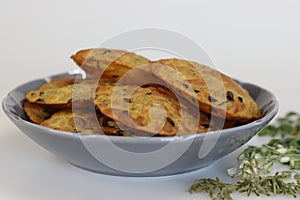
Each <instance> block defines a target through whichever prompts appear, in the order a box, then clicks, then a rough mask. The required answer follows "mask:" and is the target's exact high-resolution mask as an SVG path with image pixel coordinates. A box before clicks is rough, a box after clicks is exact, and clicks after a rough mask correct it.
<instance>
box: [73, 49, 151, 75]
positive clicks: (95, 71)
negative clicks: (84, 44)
mask: <svg viewBox="0 0 300 200" xmlns="http://www.w3.org/2000/svg"><path fill="white" fill-rule="evenodd" d="M71 58H72V59H73V60H74V62H75V63H76V64H77V65H78V66H79V67H81V68H82V69H83V70H84V71H85V72H86V73H87V74H89V75H90V76H91V77H95V78H99V77H100V76H106V77H114V78H115V79H116V80H118V79H119V78H120V77H121V76H122V75H123V74H125V73H126V72H128V71H129V70H130V69H132V68H135V67H138V66H141V65H143V64H148V63H149V62H150V61H149V60H148V59H147V58H144V57H143V56H140V55H137V54H135V53H133V52H127V51H123V50H116V49H106V48H94V49H85V50H81V51H78V52H77V53H76V54H74V55H72V56H71ZM104 70H105V71H104Z"/></svg>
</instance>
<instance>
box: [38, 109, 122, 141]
mask: <svg viewBox="0 0 300 200" xmlns="http://www.w3.org/2000/svg"><path fill="white" fill-rule="evenodd" d="M41 125H42V126H45V127H48V128H52V129H56V130H61V131H69V132H74V133H76V132H78V133H85V134H106V135H125V134H126V133H125V132H124V131H122V130H120V128H119V127H118V125H117V124H116V122H115V121H114V120H113V119H110V118H108V117H106V116H104V115H102V114H100V113H96V112H92V111H87V110H76V111H72V110H61V111H58V112H56V113H54V114H53V115H52V116H51V117H50V118H49V119H47V120H45V121H44V122H43V123H41Z"/></svg>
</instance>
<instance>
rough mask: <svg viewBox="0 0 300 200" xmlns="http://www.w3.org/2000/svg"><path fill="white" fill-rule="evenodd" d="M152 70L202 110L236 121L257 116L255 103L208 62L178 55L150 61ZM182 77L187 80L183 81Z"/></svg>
mask: <svg viewBox="0 0 300 200" xmlns="http://www.w3.org/2000/svg"><path fill="white" fill-rule="evenodd" d="M151 68H152V72H153V73H154V74H155V75H156V76H157V77H158V78H160V79H161V80H163V81H164V82H165V83H166V84H167V85H168V86H169V87H171V88H173V89H174V90H176V91H177V92H178V93H179V94H180V95H182V96H184V97H185V98H186V99H187V100H189V101H190V102H191V103H192V104H195V100H197V102H198V104H199V108H200V110H201V111H203V112H206V113H208V114H212V115H214V116H217V117H225V115H226V119H229V120H235V121H241V122H246V121H251V120H254V119H257V118H259V116H260V113H259V109H258V106H257V104H256V103H255V102H254V100H253V99H252V98H251V96H250V95H249V93H248V91H247V90H245V89H244V88H242V87H241V86H240V85H239V84H237V83H236V82H235V81H234V80H232V79H231V78H229V77H228V76H226V75H224V74H222V73H220V72H218V71H216V70H213V69H211V68H209V67H207V66H204V65H200V64H198V63H195V62H189V61H186V60H180V59H164V60H159V61H157V62H153V64H152V66H151ZM183 80H185V81H186V82H184V81H183Z"/></svg>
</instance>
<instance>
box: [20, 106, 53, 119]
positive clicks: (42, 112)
mask: <svg viewBox="0 0 300 200" xmlns="http://www.w3.org/2000/svg"><path fill="white" fill-rule="evenodd" d="M23 107H24V112H25V113H26V115H27V117H28V118H29V119H30V121H32V122H34V123H36V124H41V123H42V122H43V121H45V120H46V119H48V118H50V117H51V115H52V113H53V112H55V109H53V108H49V107H47V106H43V105H40V104H36V103H30V102H28V101H25V102H24V104H23Z"/></svg>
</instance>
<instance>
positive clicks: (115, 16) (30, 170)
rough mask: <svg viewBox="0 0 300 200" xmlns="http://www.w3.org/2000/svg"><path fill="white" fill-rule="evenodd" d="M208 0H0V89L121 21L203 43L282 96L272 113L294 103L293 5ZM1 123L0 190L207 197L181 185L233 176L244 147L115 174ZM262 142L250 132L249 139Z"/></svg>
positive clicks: (222, 64)
mask: <svg viewBox="0 0 300 200" xmlns="http://www.w3.org/2000/svg"><path fill="white" fill-rule="evenodd" d="M196 2H197V3H196ZM209 2H210V3H207V2H206V3H204V2H201V1H200V2H199V1H193V2H192V1H178V2H177V1H175V2H174V1H164V2H161V1H158V0H152V1H144V2H143V1H137V0H131V1H124V2H123V1H122V2H121V1H117V0H111V1H89V0H86V1H79V0H74V1H59V0H52V1H37V0H32V1H16V0H3V1H1V2H0V25H1V27H0V29H1V31H0V58H1V59H0V69H1V79H0V88H1V90H0V97H1V98H3V97H4V96H5V95H6V94H7V92H8V91H9V90H11V89H13V88H14V87H16V86H17V85H19V84H22V83H24V82H27V81H30V80H32V79H36V78H41V77H45V76H48V75H52V74H56V73H61V72H65V71H68V70H70V69H74V68H76V67H75V64H74V63H72V61H71V60H70V59H69V56H70V55H71V54H72V53H74V52H75V51H77V50H79V49H82V48H88V47H96V46H98V45H99V44H100V43H101V42H103V41H104V40H106V39H107V38H109V37H111V36H113V35H116V34H119V33H120V32H123V31H126V30H131V29H135V28H143V27H161V28H167V29H171V30H175V31H179V32H181V33H183V34H186V35H187V36H189V37H190V38H192V39H193V40H194V41H196V42H198V43H200V44H202V45H203V46H204V47H205V48H206V50H207V51H208V53H209V55H210V56H211V58H212V59H213V60H214V62H215V64H216V65H217V66H218V68H219V69H220V70H222V71H223V72H225V73H226V74H228V75H230V76H233V77H235V78H238V79H240V80H244V81H248V82H251V83H256V84H258V85H260V86H262V87H265V88H267V89H269V90H270V91H272V92H273V93H274V94H275V95H276V97H277V98H278V100H279V103H280V111H279V114H278V115H282V114H284V113H285V112H287V111H289V110H295V111H298V112H300V89H299V85H300V78H299V75H300V66H299V65H300V37H299V36H300V24H299V20H298V19H300V12H299V9H300V4H299V3H297V2H296V1H285V2H283V1H281V3H278V2H276V1H263V2H261V1H258V0H254V1H251V4H250V2H249V3H245V2H243V3H241V2H240V1H231V0H229V1H223V2H218V3H217V2H215V1H209ZM1 111H2V110H1ZM0 130H1V131H0V158H1V161H0V199H13V200H25V199H30V200H40V199H45V200H50V199H51V200H54V199H55V200H56V199H72V200H81V199H130V200H136V199H149V200H150V199H151V200H152V199H172V200H176V199H180V200H182V199H209V198H208V197H207V195H206V194H195V195H190V194H189V193H188V192H186V190H187V188H188V187H189V186H190V185H191V183H192V182H193V180H194V179H195V178H201V177H216V176H218V177H220V178H222V179H223V180H224V181H226V180H230V178H229V177H228V176H226V173H225V172H226V169H227V168H228V167H232V166H235V165H236V164H237V162H236V160H235V158H236V155H237V154H238V152H239V151H240V150H241V149H239V150H238V151H236V152H234V153H232V154H230V155H229V156H227V157H225V158H224V159H222V160H219V161H217V162H215V163H214V164H213V165H211V166H209V167H207V168H204V169H202V170H198V171H195V172H191V173H187V174H182V175H176V176H170V177H160V178H126V177H113V176H107V175H101V174H96V173H92V172H88V171H84V170H82V169H79V168H76V167H74V166H72V165H70V164H68V163H67V162H65V161H64V160H61V159H60V158H57V157H56V156H54V155H53V154H51V153H49V152H47V151H46V150H44V149H42V148H41V147H39V146H38V145H37V144H35V143H33V142H32V141H31V140H30V139H29V138H27V137H26V136H25V135H23V134H22V133H21V132H20V131H19V130H18V129H17V128H16V127H15V126H13V124H12V123H10V122H9V120H8V119H7V118H6V116H4V113H3V112H0ZM262 142H264V140H263V139H259V138H257V137H255V138H253V139H252V140H251V141H250V142H249V143H248V144H247V145H249V144H259V143H262ZM233 196H234V198H235V199H250V198H247V197H246V196H245V195H241V194H234V195H233ZM264 198H265V197H264ZM271 198H272V199H283V197H281V196H278V197H276V198H274V197H270V198H269V199H271ZM251 199H261V198H258V197H255V196H252V197H251ZM266 199H268V198H266ZM287 199H289V198H287Z"/></svg>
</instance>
